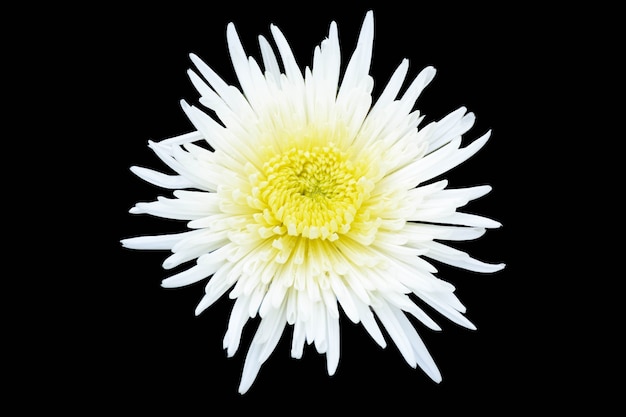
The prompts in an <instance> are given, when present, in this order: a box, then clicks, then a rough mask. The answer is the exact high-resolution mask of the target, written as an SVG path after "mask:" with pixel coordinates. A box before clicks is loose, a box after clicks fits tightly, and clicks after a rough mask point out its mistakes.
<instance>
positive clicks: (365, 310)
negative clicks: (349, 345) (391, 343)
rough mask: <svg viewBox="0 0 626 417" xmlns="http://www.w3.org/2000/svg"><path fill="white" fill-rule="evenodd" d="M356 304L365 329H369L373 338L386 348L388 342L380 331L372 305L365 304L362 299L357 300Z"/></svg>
mask: <svg viewBox="0 0 626 417" xmlns="http://www.w3.org/2000/svg"><path fill="white" fill-rule="evenodd" d="M355 305H356V308H357V310H358V312H359V318H360V319H361V324H362V325H363V327H364V328H365V330H367V332H368V333H369V334H370V336H371V337H372V339H374V341H375V342H376V343H378V345H380V347H382V348H385V347H386V346H387V342H386V341H385V337H384V336H383V334H382V332H381V331H380V327H378V323H377V322H376V318H375V317H374V314H373V313H372V310H371V309H370V305H368V304H365V303H364V302H362V301H361V300H360V299H357V300H355Z"/></svg>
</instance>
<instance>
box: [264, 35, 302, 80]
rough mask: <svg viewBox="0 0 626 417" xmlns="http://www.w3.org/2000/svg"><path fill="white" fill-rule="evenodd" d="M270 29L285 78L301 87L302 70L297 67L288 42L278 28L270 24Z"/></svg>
mask: <svg viewBox="0 0 626 417" xmlns="http://www.w3.org/2000/svg"><path fill="white" fill-rule="evenodd" d="M270 30H271V32H272V36H273V37H274V42H276V46H277V48H278V52H279V53H280V58H281V60H282V62H283V67H284V68H285V74H286V75H287V78H288V79H289V81H290V82H292V83H293V84H294V85H295V86H298V87H302V86H303V85H304V78H303V77H302V72H301V71H300V67H298V63H297V62H296V58H295V57H294V55H293V52H292V50H291V48H290V47H289V42H287V39H286V38H285V35H283V33H282V32H281V31H280V29H278V28H277V27H276V26H275V25H271V26H270Z"/></svg>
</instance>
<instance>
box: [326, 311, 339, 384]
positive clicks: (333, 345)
mask: <svg viewBox="0 0 626 417" xmlns="http://www.w3.org/2000/svg"><path fill="white" fill-rule="evenodd" d="M326 327H327V330H328V350H327V352H326V369H327V371H328V375H331V376H332V375H334V374H335V371H336V370H337V365H339V355H340V349H339V345H340V340H339V338H340V336H339V318H338V317H333V316H332V315H331V314H330V312H328V311H327V314H326Z"/></svg>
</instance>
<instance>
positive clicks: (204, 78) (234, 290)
mask: <svg viewBox="0 0 626 417" xmlns="http://www.w3.org/2000/svg"><path fill="white" fill-rule="evenodd" d="M373 26H374V24H373V15H372V13H371V12H369V13H367V15H366V17H365V20H364V23H363V27H362V29H361V32H360V35H359V38H358V42H357V46H356V49H355V51H354V53H353V54H352V56H351V58H350V60H349V62H348V64H347V66H346V68H345V71H343V73H342V71H341V62H340V52H339V39H338V34H337V26H336V24H335V23H334V22H333V23H331V25H330V30H329V34H328V38H326V39H325V40H324V41H323V42H322V43H321V45H320V46H319V47H317V48H315V52H314V55H313V65H312V67H311V68H306V69H305V70H304V72H302V71H301V70H300V68H299V67H298V65H297V64H296V61H295V58H294V55H293V53H292V51H291V50H290V48H289V45H288V43H287V40H286V39H285V37H284V36H283V34H282V33H281V32H280V30H279V29H278V28H277V27H275V26H271V33H272V36H273V39H274V42H275V45H276V47H277V50H278V54H276V53H275V51H274V49H273V48H272V47H271V46H270V43H269V42H268V41H267V40H266V39H265V38H264V37H262V36H261V37H259V42H260V47H261V55H262V64H263V65H262V66H261V65H260V64H259V63H258V62H257V61H256V60H255V59H254V58H252V57H248V56H247V55H246V53H245V52H244V49H243V46H242V44H241V42H240V40H239V37H238V35H237V33H236V31H235V28H234V26H233V25H232V24H229V25H228V27H227V40H228V49H229V52H230V56H231V59H232V62H233V66H234V69H235V72H236V75H237V78H238V80H239V83H240V85H241V89H238V88H236V87H234V86H230V85H227V84H226V83H225V82H224V81H223V80H222V79H221V78H220V77H219V76H218V75H217V74H216V73H215V72H214V71H213V70H211V68H209V67H208V66H207V65H206V64H205V63H203V62H202V61H201V60H200V59H199V58H198V57H196V56H195V55H191V60H192V61H193V63H194V64H195V66H196V68H197V71H194V70H190V71H189V76H190V78H191V81H192V83H193V84H194V86H195V87H196V89H197V90H198V92H199V93H200V96H201V97H200V103H201V104H202V105H204V106H206V108H208V109H210V110H211V111H213V112H214V114H215V118H214V117H211V116H210V115H209V114H207V113H206V112H204V111H203V110H202V109H201V108H199V107H196V106H193V105H189V104H187V103H186V102H184V101H183V102H182V108H183V110H184V111H185V113H186V114H187V116H188V117H189V119H190V120H191V122H192V123H193V125H194V127H195V129H196V130H194V131H192V132H191V133H187V134H183V135H181V136H178V137H174V138H171V139H167V140H163V141H161V142H150V143H149V146H150V147H151V148H152V150H153V151H154V152H155V153H156V155H157V156H158V157H159V158H160V159H161V160H162V161H163V162H164V163H165V164H166V165H167V166H168V167H169V168H171V169H172V170H173V172H174V174H164V173H160V172H157V171H153V170H151V169H147V168H142V167H132V168H131V169H132V171H133V172H134V173H135V174H137V175H138V176H139V177H141V178H143V179H144V180H146V181H148V182H150V183H152V184H155V185H158V186H161V187H164V188H168V189H173V190H174V191H173V198H164V197H161V198H159V199H157V200H156V201H153V202H141V203H137V204H136V205H135V206H134V207H133V208H132V209H131V213H146V214H150V215H154V216H160V217H165V218H170V219H179V220H187V221H188V228H189V230H187V231H183V232H181V233H177V234H169V235H156V236H142V237H133V238H129V239H125V240H123V241H122V243H123V245H124V246H126V247H128V248H133V249H159V250H171V252H172V255H171V256H169V257H168V258H167V259H166V260H165V261H164V263H163V266H164V268H166V269H170V268H173V267H176V266H179V265H181V264H185V263H189V262H193V261H195V264H193V265H192V266H190V267H189V268H188V269H186V270H183V271H182V272H178V273H176V274H174V275H172V276H170V277H169V278H167V279H165V280H164V281H163V286H164V287H181V286H185V285H189V284H192V283H195V282H198V281H201V280H208V282H207V284H206V288H205V295H204V297H203V298H202V300H201V301H200V303H199V304H198V306H197V308H196V314H200V313H201V312H202V311H203V310H205V309H206V308H207V307H208V306H210V305H211V304H212V303H213V302H215V301H216V300H217V299H219V298H220V297H222V296H223V295H225V294H226V293H228V295H229V297H230V298H231V299H233V300H234V304H233V309H232V312H231V315H230V320H229V322H228V329H227V331H226V334H225V337H224V344H223V345H224V348H225V349H226V350H227V353H228V355H229V356H230V355H233V354H234V353H235V352H236V350H237V349H238V347H239V343H240V339H241V335H242V330H243V328H244V325H245V324H246V323H247V322H248V320H249V319H250V318H254V317H256V316H257V315H258V316H260V320H259V326H258V329H257V330H256V333H255V336H254V338H253V340H252V343H251V346H250V349H249V351H248V353H247V356H246V359H245V364H244V369H243V375H242V379H241V385H240V387H239V391H240V392H242V393H243V392H245V391H247V390H248V389H249V387H250V386H251V384H252V383H253V381H254V380H255V378H256V376H257V374H258V372H259V370H260V368H261V365H262V364H263V363H264V362H265V361H266V360H267V358H268V357H269V355H270V354H271V353H272V351H273V350H274V348H275V347H276V345H277V343H278V341H279V339H280V337H281V335H282V333H283V332H284V329H285V328H286V327H287V325H289V326H292V327H293V337H292V347H291V355H292V356H293V357H295V358H300V357H301V355H302V353H303V349H304V345H305V344H314V345H315V347H316V349H317V351H318V352H320V353H326V356H327V364H328V373H329V374H331V375H332V374H333V373H334V372H335V369H336V368H337V365H338V361H339V332H340V330H339V320H340V317H342V315H345V316H346V317H347V318H348V319H349V320H351V321H353V322H354V323H361V324H362V325H363V327H364V328H365V330H366V331H367V332H368V333H369V334H370V335H371V336H372V338H373V339H374V340H375V341H376V342H377V343H378V344H380V345H381V346H383V347H385V346H386V340H385V337H384V335H383V332H382V331H381V328H380V327H379V324H382V326H383V328H384V330H385V331H386V333H387V334H388V336H389V337H390V338H391V339H392V340H393V341H394V342H395V344H396V345H397V347H398V349H399V351H400V352H401V353H402V355H403V356H404V358H405V359H406V361H407V362H408V363H409V365H411V366H413V367H416V366H417V365H419V366H420V367H421V368H422V369H423V370H424V371H425V372H426V373H427V374H428V375H429V376H430V377H431V378H432V379H433V380H435V381H437V382H438V381H440V380H441V375H440V373H439V371H438V369H437V366H436V365H435V363H434V361H433V359H432V357H431V356H430V354H429V353H428V351H427V349H426V347H425V346H424V344H423V343H422V341H421V339H420V337H419V335H418V333H417V331H416V329H415V327H414V325H413V324H412V321H411V320H410V319H409V317H408V316H407V314H408V315H410V316H413V317H414V318H416V319H417V320H419V321H420V322H421V323H423V324H424V325H425V326H427V327H429V328H431V329H435V330H439V329H440V327H439V326H438V325H437V324H436V323H435V322H434V321H433V320H432V319H431V318H430V317H429V316H428V315H427V314H426V313H425V312H424V311H423V310H422V309H421V308H420V307H419V306H418V304H417V303H416V301H417V300H421V301H419V303H425V304H426V305H429V306H430V307H432V308H433V309H434V310H436V311H437V312H439V313H441V314H442V315H443V316H445V317H447V318H448V319H450V320H452V321H453V322H455V323H458V324H459V325H461V326H464V327H467V328H470V329H474V326H473V324H472V323H471V322H470V321H469V320H468V319H467V318H466V317H465V316H464V315H463V313H464V312H465V307H464V306H463V305H462V304H461V303H460V301H459V300H458V299H457V297H456V296H455V295H454V287H453V286H452V285H451V284H449V283H448V282H446V281H443V280H441V279H439V278H437V277H436V276H435V275H434V274H435V273H436V272H437V271H436V269H435V267H434V266H433V265H432V264H431V263H430V262H429V261H428V260H427V259H431V260H435V261H438V262H442V263H445V264H449V265H453V266H457V267H460V268H464V269H468V270H471V271H478V272H494V271H498V270H500V269H502V268H503V267H504V265H502V264H498V265H493V264H487V263H484V262H481V261H478V260H476V259H473V258H471V257H470V256H469V255H467V254H466V253H464V252H461V251H459V250H457V249H453V248H452V247H449V246H447V245H444V244H443V243H441V242H440V241H442V240H450V241H459V240H469V239H475V238H478V237H480V236H481V235H482V234H483V233H484V232H485V230H486V229H487V228H494V227H498V226H500V224H499V223H498V222H496V221H493V220H490V219H487V218H484V217H480V216H477V215H473V214H468V213H462V212H458V211H457V209H458V208H459V207H462V206H464V205H465V204H467V203H468V202H469V201H471V200H473V199H476V198H478V197H481V196H483V195H485V194H486V193H488V192H489V191H490V187H489V186H486V185H482V186H475V187H468V188H461V189H447V188H446V186H447V182H446V181H445V180H438V181H435V180H433V179H435V178H436V177H438V176H439V175H441V174H442V173H444V172H446V171H448V170H449V169H451V168H453V167H455V166H456V165H458V164H460V163H462V162H463V161H465V160H466V159H468V158H469V157H471V156H472V155H473V154H475V153H476V152H477V151H478V150H479V149H480V148H481V147H482V146H483V145H484V144H485V142H486V141H487V139H488V137H489V132H487V133H486V134H485V135H484V136H482V137H481V138H479V139H477V140H475V141H473V142H472V143H471V144H469V145H468V146H466V147H461V138H462V135H463V134H464V133H465V132H467V131H468V130H469V129H470V128H471V126H472V124H473V122H474V115H473V114H472V113H468V112H467V110H466V109H465V108H460V109H458V110H456V111H454V112H452V113H451V114H449V115H448V116H446V117H444V118H443V119H441V120H440V121H437V122H432V123H430V124H427V125H426V126H424V127H418V126H419V125H420V123H421V122H422V119H423V117H422V116H420V114H419V112H418V111H413V107H414V105H415V102H416V100H417V98H418V96H419V95H420V93H421V92H422V90H423V89H424V87H426V85H427V84H428V83H429V82H430V81H431V80H432V78H433V77H434V75H435V70H434V69H433V68H432V67H427V68H425V69H424V70H423V71H421V72H420V73H419V75H417V77H416V78H415V79H414V80H413V81H412V82H411V83H410V85H409V86H408V87H407V88H406V89H405V91H404V92H403V94H401V95H399V93H400V90H401V88H402V86H403V84H404V80H405V77H406V75H407V72H408V61H407V60H404V61H402V63H401V64H400V65H399V67H398V68H397V69H396V70H395V72H394V73H393V75H392V77H391V79H390V81H389V83H388V84H387V85H386V87H385V88H384V90H383V91H382V93H381V94H380V96H379V97H378V98H377V100H376V101H375V103H373V99H372V89H373V80H372V78H371V77H370V75H369V74H368V73H369V66H370V60H371V55H372V47H373ZM279 62H280V63H279ZM431 180H433V181H431Z"/></svg>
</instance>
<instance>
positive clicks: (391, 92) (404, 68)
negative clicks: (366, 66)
mask: <svg viewBox="0 0 626 417" xmlns="http://www.w3.org/2000/svg"><path fill="white" fill-rule="evenodd" d="M408 71H409V61H408V60H407V59H403V60H402V62H401V63H400V65H398V68H396V70H395V71H394V72H393V75H392V76H391V78H390V79H389V82H388V83H387V85H386V86H385V89H384V90H383V92H382V93H381V94H380V96H378V99H377V100H376V103H375V104H374V106H373V107H372V110H371V112H370V115H375V114H376V113H377V112H378V111H380V110H383V109H386V108H387V107H388V106H389V105H390V104H391V102H393V101H394V100H395V99H396V97H397V96H398V92H399V91H400V89H401V88H402V84H403V83H404V79H405V77H406V74H407V72H408Z"/></svg>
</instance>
